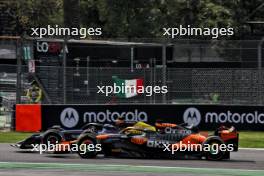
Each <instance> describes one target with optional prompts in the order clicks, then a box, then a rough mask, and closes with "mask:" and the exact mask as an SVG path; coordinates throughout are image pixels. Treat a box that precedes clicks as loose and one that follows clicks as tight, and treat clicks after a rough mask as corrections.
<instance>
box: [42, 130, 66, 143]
mask: <svg viewBox="0 0 264 176" xmlns="http://www.w3.org/2000/svg"><path fill="white" fill-rule="evenodd" d="M61 140H62V138H61V136H60V135H59V134H57V133H56V132H55V131H54V132H49V133H47V134H45V135H44V136H43V140H42V143H43V144H46V145H48V144H54V145H55V144H59V143H60V142H61Z"/></svg>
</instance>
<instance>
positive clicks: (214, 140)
mask: <svg viewBox="0 0 264 176" xmlns="http://www.w3.org/2000/svg"><path fill="white" fill-rule="evenodd" d="M222 144H224V142H223V140H222V139H220V138H219V137H216V136H212V137H209V138H207V139H206V141H205V142H204V143H203V149H204V150H205V149H206V148H207V149H209V150H206V151H204V156H205V158H206V159H207V160H213V161H219V160H222V159H224V158H225V153H226V151H222V150H220V145H222Z"/></svg>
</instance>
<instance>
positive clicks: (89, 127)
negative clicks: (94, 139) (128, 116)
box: [11, 123, 119, 149]
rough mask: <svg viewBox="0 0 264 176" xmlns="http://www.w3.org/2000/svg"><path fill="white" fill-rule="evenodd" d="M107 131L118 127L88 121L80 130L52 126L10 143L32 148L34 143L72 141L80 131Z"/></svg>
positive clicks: (113, 131) (111, 131)
mask: <svg viewBox="0 0 264 176" xmlns="http://www.w3.org/2000/svg"><path fill="white" fill-rule="evenodd" d="M98 131H101V132H104V133H105V132H108V133H118V131H119V129H118V127H115V126H113V125H110V124H99V123H88V124H86V125H85V126H83V127H82V128H81V129H80V130H66V129H63V128H61V127H60V126H53V127H51V128H50V129H48V130H47V131H45V132H43V133H36V134H33V135H32V136H30V137H28V138H26V139H25V140H23V141H19V142H17V143H16V144H12V145H11V146H12V147H17V148H20V149H32V148H33V146H34V145H36V144H41V143H42V144H47V143H48V142H49V143H50V144H56V143H60V142H62V141H73V140H76V139H77V138H78V137H79V136H80V134H82V133H87V132H90V133H97V132H98Z"/></svg>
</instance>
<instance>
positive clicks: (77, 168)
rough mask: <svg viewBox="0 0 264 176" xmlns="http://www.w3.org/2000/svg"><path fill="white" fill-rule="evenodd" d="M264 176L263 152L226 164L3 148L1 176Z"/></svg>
mask: <svg viewBox="0 0 264 176" xmlns="http://www.w3.org/2000/svg"><path fill="white" fill-rule="evenodd" d="M66 174H67V175H69V174H71V175H77V176H79V175H91V176H98V175H103V176H112V175H113V176H114V175H124V176H130V175H131V176H132V175H136V176H137V175H149V176H152V175H153V176H154V175H187V176H189V175H190V176H192V175H239V176H241V175H262V176H263V175H264V150H252V149H250V150H248V149H241V150H239V152H233V153H231V159H230V160H225V161H206V160H194V159H184V160H182V159H181V160H179V159H177V160H156V159H155V160H149V159H142V160H139V159H114V158H100V157H99V158H97V159H80V158H79V156H78V155H77V154H60V155H55V154H41V155H40V154H39V153H37V152H31V151H29V150H19V149H15V148H12V147H11V146H10V145H9V144H0V175H6V176H9V175H16V176H24V175H29V176H30V175H38V176H44V175H49V176H50V175H56V176H60V175H66Z"/></svg>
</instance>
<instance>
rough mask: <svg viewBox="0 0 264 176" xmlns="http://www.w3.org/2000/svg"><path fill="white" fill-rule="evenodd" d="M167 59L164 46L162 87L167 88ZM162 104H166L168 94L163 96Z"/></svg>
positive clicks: (163, 46) (164, 45)
mask: <svg viewBox="0 0 264 176" xmlns="http://www.w3.org/2000/svg"><path fill="white" fill-rule="evenodd" d="M166 62H167V58H166V44H163V45H162V86H166V69H167V63H166ZM162 103H163V104H165V103H166V94H162Z"/></svg>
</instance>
